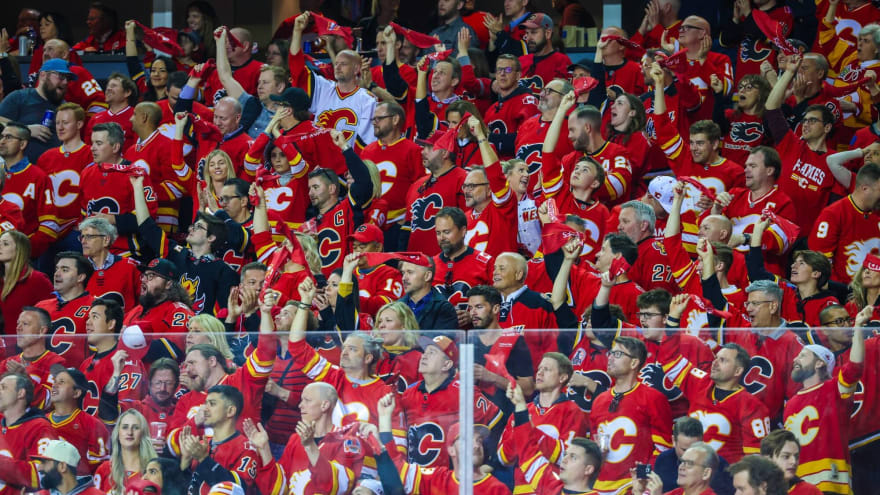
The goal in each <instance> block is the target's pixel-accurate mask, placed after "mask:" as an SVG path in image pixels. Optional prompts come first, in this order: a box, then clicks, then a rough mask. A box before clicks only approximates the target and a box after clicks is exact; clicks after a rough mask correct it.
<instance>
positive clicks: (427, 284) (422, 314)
mask: <svg viewBox="0 0 880 495" xmlns="http://www.w3.org/2000/svg"><path fill="white" fill-rule="evenodd" d="M435 266H436V265H435V264H434V262H433V261H432V262H431V263H430V264H429V266H421V265H417V264H415V263H408V262H402V263H401V264H400V267H399V268H400V280H401V283H402V284H403V292H404V295H403V297H401V298H400V300H401V301H402V302H404V303H406V305H407V306H409V309H411V310H412V311H413V314H415V315H416V320H417V321H418V322H419V328H431V329H436V330H446V329H448V330H455V329H456V328H458V318H457V315H456V313H455V307H454V306H453V305H452V304H451V303H450V302H449V301H448V300H447V299H446V298H445V297H443V295H442V294H440V292H439V291H438V290H437V289H435V288H434V273H435V272H436V271H437V269H436V268H435Z"/></svg>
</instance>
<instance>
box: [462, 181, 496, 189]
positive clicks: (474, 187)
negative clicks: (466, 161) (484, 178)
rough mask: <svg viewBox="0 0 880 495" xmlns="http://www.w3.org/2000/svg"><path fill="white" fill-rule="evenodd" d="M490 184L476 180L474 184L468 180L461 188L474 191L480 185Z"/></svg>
mask: <svg viewBox="0 0 880 495" xmlns="http://www.w3.org/2000/svg"><path fill="white" fill-rule="evenodd" d="M488 185H489V183H488V182H474V183H472V184H468V183H467V182H465V183H464V184H462V185H461V190H462V191H473V190H474V189H476V188H478V187H480V186H488Z"/></svg>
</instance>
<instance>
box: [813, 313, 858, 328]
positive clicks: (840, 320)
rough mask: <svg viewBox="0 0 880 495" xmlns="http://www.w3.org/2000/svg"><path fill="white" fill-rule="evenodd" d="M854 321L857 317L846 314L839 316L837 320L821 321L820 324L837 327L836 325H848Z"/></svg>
mask: <svg viewBox="0 0 880 495" xmlns="http://www.w3.org/2000/svg"><path fill="white" fill-rule="evenodd" d="M854 321H856V320H855V318H853V317H851V316H844V317H842V318H837V319H836V320H831V321H821V322H819V324H820V325H822V326H823V327H830V326H835V327H836V326H841V325H847V324H850V323H852V322H854Z"/></svg>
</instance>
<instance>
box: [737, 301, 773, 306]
mask: <svg viewBox="0 0 880 495" xmlns="http://www.w3.org/2000/svg"><path fill="white" fill-rule="evenodd" d="M775 302H776V301H746V302H744V303H743V306H745V307H746V308H748V307H750V306H760V305H762V304H768V303H775Z"/></svg>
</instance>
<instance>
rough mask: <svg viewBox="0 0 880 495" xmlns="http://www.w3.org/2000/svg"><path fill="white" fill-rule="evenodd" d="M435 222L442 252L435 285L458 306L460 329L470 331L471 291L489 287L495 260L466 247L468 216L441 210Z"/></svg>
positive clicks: (437, 257) (451, 208) (450, 209)
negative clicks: (469, 307) (480, 286)
mask: <svg viewBox="0 0 880 495" xmlns="http://www.w3.org/2000/svg"><path fill="white" fill-rule="evenodd" d="M435 219H436V226H435V232H436V239H437V242H438V244H439V246H440V253H438V254H437V255H435V256H434V265H435V266H436V267H437V271H436V272H435V273H434V284H435V285H437V286H438V287H440V292H441V293H442V294H443V296H444V297H445V298H446V299H447V300H448V301H449V302H450V303H451V304H452V305H453V306H455V310H456V313H457V315H458V327H459V328H468V327H469V326H470V320H471V319H470V316H468V313H467V309H468V302H467V301H468V292H469V291H470V290H471V288H472V287H476V286H478V285H489V284H490V280H491V278H492V269H493V266H494V264H493V263H492V257H491V256H489V255H488V254H486V253H484V252H481V251H476V250H475V249H474V248H472V247H470V246H468V245H467V244H465V242H464V240H465V236H466V235H467V216H466V215H465V213H464V211H462V210H461V209H460V208H457V207H454V206H444V207H443V208H441V209H440V210H439V211H438V212H437V215H436V216H435Z"/></svg>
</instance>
